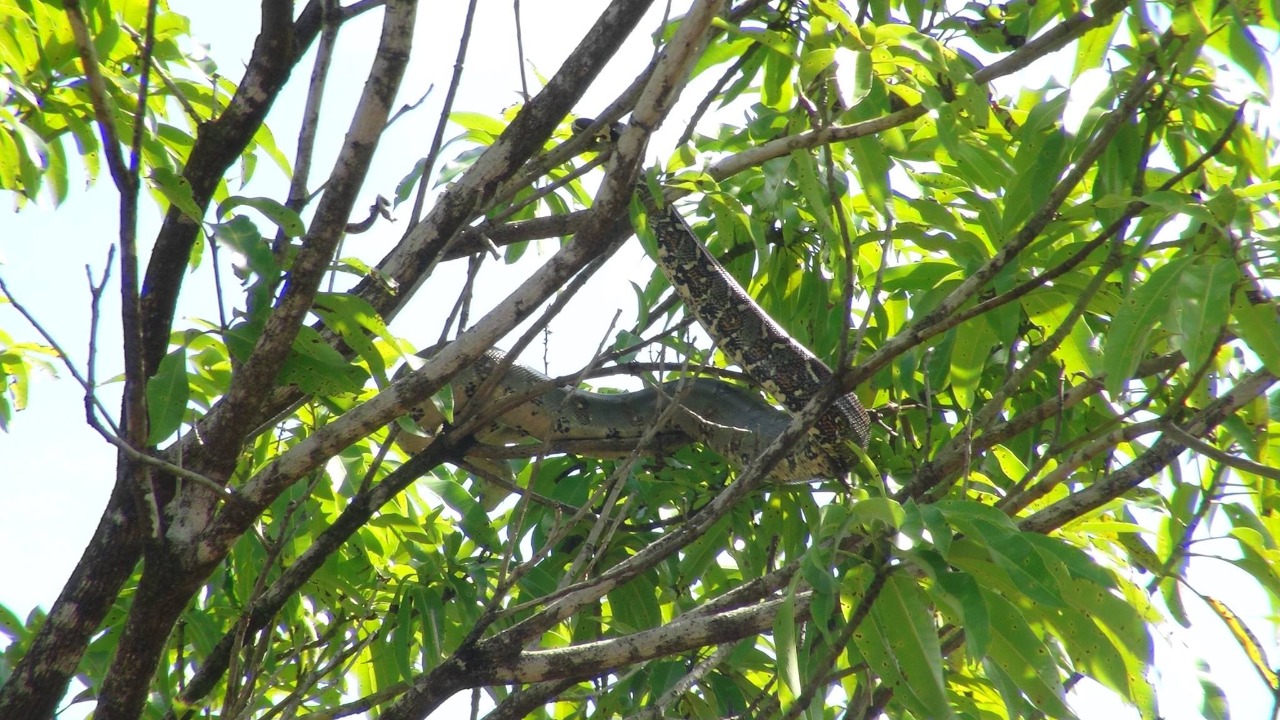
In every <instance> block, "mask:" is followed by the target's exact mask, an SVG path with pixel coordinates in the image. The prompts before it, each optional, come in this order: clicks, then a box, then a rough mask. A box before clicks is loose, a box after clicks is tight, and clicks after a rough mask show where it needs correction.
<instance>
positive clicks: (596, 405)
mask: <svg viewBox="0 0 1280 720" xmlns="http://www.w3.org/2000/svg"><path fill="white" fill-rule="evenodd" d="M640 192H647V191H646V190H643V189H642V190H640ZM659 204H660V202H653V203H650V204H649V208H650V210H649V224H650V227H651V228H652V230H653V232H654V235H655V237H656V240H657V248H658V252H657V257H656V261H657V263H658V266H659V267H660V268H661V270H662V272H663V273H664V274H665V275H666V277H667V278H668V280H669V281H670V282H671V285H672V287H673V288H674V289H675V291H676V293H677V294H678V295H679V296H680V298H681V299H682V300H683V301H684V303H685V306H686V308H687V309H688V310H689V311H690V312H691V313H692V314H693V315H694V317H695V318H696V319H697V320H698V322H699V323H701V324H702V326H703V327H704V328H705V329H706V331H707V333H708V334H710V335H711V337H712V338H713V339H714V340H715V341H716V342H717V344H718V346H719V347H720V348H721V349H722V350H723V351H724V353H725V354H726V355H727V356H728V357H729V358H730V359H732V360H733V362H734V363H735V364H737V365H738V366H739V367H741V368H742V369H743V370H744V371H745V372H746V373H747V375H748V376H750V377H751V379H752V380H754V381H755V382H756V383H758V384H759V385H760V386H761V387H762V388H763V389H765V390H766V391H768V392H769V393H770V394H771V395H773V396H774V397H775V398H777V400H778V401H779V402H780V403H782V405H783V406H784V407H785V408H786V409H787V411H790V412H791V413H794V412H799V411H800V410H801V409H802V408H803V407H804V406H805V405H806V404H807V403H808V402H809V400H810V399H812V398H813V397H814V396H815V395H816V394H817V393H818V391H819V390H820V389H821V388H822V387H823V385H824V384H825V383H828V382H831V381H832V373H831V370H830V368H828V367H827V366H826V364H825V363H823V362H822V361H821V360H820V359H819V358H817V357H816V356H815V355H814V354H813V353H812V352H810V351H809V350H808V349H807V348H805V347H804V346H803V345H802V344H800V343H799V342H798V341H796V340H795V339H794V338H792V337H791V336H790V335H788V334H787V332H786V331H785V330H783V329H782V327H781V326H779V325H778V324H777V323H776V322H774V321H773V319H772V318H770V317H769V315H768V314H767V313H765V312H764V310H763V309H762V308H761V307H760V306H759V305H758V304H756V302H755V301H754V300H753V299H752V298H751V297H750V295H748V294H747V292H746V291H745V290H743V288H742V287H741V286H740V285H739V284H738V283H737V281H736V280H734V278H733V277H732V276H731V275H730V274H729V273H728V271H726V270H725V269H724V267H723V266H721V265H720V263H719V262H718V261H716V259H715V258H714V257H713V256H712V255H711V254H710V253H709V252H708V251H707V250H706V248H704V247H703V246H702V244H701V242H699V240H698V238H697V236H696V235H695V234H694V233H693V230H692V229H691V228H690V227H689V225H688V223H686V222H685V220H684V218H683V217H682V216H681V215H680V214H679V212H678V211H677V210H676V209H675V207H674V206H672V205H670V204H666V205H663V206H661V207H656V206H657V205H659ZM501 360H502V353H500V352H498V351H490V352H489V353H487V354H486V355H485V356H484V357H483V358H482V359H481V360H480V361H479V362H477V363H476V364H475V365H473V366H472V367H471V368H468V369H467V370H466V371H464V372H463V373H461V374H460V375H459V376H458V377H456V378H455V379H454V381H453V393H454V400H455V403H456V405H457V406H458V407H463V406H465V405H466V403H467V402H468V401H469V400H470V398H471V397H472V396H473V395H474V394H475V393H476V391H477V390H478V389H479V388H480V385H481V384H482V383H483V382H484V380H485V379H486V378H487V377H488V376H489V375H490V374H491V373H492V372H494V371H495V370H496V368H498V367H499V365H500V363H501ZM548 381H549V379H548V378H547V377H546V376H544V375H542V374H541V373H538V372H536V371H534V370H531V369H529V368H526V367H523V366H520V365H512V366H511V367H510V368H509V369H508V370H507V371H506V373H505V374H504V375H503V377H502V378H501V379H500V380H499V381H498V382H497V383H496V388H495V390H494V393H493V395H492V396H491V399H492V402H502V401H503V400H504V399H506V398H511V397H513V396H525V397H528V396H529V395H530V394H531V393H532V392H533V390H534V389H536V388H539V387H546V386H547V383H548ZM676 398H678V400H679V407H677V408H675V409H674V411H669V412H667V413H665V414H663V412H662V411H663V408H664V407H666V406H667V405H669V404H670V403H671V402H673V400H674V399H676ZM414 416H415V419H417V420H418V421H419V422H420V423H421V424H423V425H424V426H428V427H429V426H431V425H433V424H435V423H438V422H440V420H441V418H440V417H439V416H438V414H437V413H436V411H435V409H434V407H433V406H431V405H430V404H424V405H422V406H421V407H420V408H418V409H417V411H415V413H414ZM662 418H666V420H665V421H663V420H662ZM790 419H791V416H790V414H789V413H788V412H785V411H782V410H779V409H778V408H776V407H774V406H773V405H770V404H769V403H767V402H765V401H764V400H763V399H761V398H760V397H759V396H758V395H756V394H755V393H753V392H751V391H750V390H748V389H747V388H744V387H742V386H740V385H735V384H732V383H729V382H726V381H723V380H717V379H712V378H686V379H684V380H675V381H671V382H668V383H665V384H663V385H662V386H659V387H656V388H646V389H644V390H640V391H636V392H630V393H620V394H601V393H594V392H588V391H585V390H581V389H578V388H574V387H567V386H566V387H553V388H551V389H549V390H546V391H545V392H541V393H540V394H536V395H534V396H533V397H531V398H530V399H528V400H527V401H525V402H522V403H520V404H518V405H516V406H515V407H513V408H511V409H510V410H508V411H506V412H504V413H503V414H502V415H501V416H500V417H499V418H498V419H497V421H496V424H495V426H494V427H493V428H490V429H489V431H487V432H486V433H485V434H484V435H482V437H481V440H482V441H488V442H495V441H496V442H507V441H510V440H512V439H517V440H518V439H522V438H523V439H532V440H536V441H539V442H540V443H542V444H544V446H545V448H547V449H552V450H556V449H559V450H565V449H573V450H575V451H578V452H583V453H590V452H591V446H592V443H593V442H600V443H607V444H609V445H611V446H612V447H614V448H616V447H618V446H619V444H620V443H625V442H626V441H634V440H638V439H639V438H640V437H641V436H643V435H644V434H645V431H646V430H648V429H650V428H652V426H653V425H654V424H655V423H658V422H660V421H663V422H665V426H664V427H660V428H657V430H658V433H657V437H659V438H660V441H659V443H658V447H657V448H651V449H657V450H661V449H663V448H666V447H670V445H671V444H678V443H687V442H690V441H698V442H701V443H703V444H704V445H706V446H707V447H708V448H710V449H711V450H713V451H714V452H716V453H717V454H719V455H720V456H722V457H724V458H725V459H726V460H727V461H729V462H730V463H732V464H734V465H736V466H738V467H739V468H741V467H743V466H745V465H746V464H747V463H749V462H750V461H751V460H753V459H754V458H755V457H756V456H757V455H759V453H760V452H761V451H762V450H763V449H764V448H765V447H767V446H768V444H769V443H770V442H772V440H773V439H774V438H775V437H777V436H778V435H779V434H780V433H781V432H782V431H783V430H784V429H785V428H786V427H787V425H788V424H789V423H790ZM869 434H870V420H869V418H868V415H867V411H866V409H865V408H864V407H863V405H862V403H861V402H860V401H859V399H858V398H857V396H856V395H854V394H852V393H848V394H844V395H840V396H838V397H837V398H836V400H835V401H834V402H833V404H832V406H831V407H830V408H829V409H828V410H827V411H825V412H824V413H823V414H822V415H821V416H819V418H818V420H817V421H816V422H815V423H814V426H813V427H812V428H811V429H810V430H809V432H808V434H807V435H806V437H805V438H804V439H803V440H802V441H801V442H800V443H799V444H798V445H797V446H796V447H795V448H794V449H793V451H792V453H791V454H790V455H789V456H787V457H786V458H784V459H783V460H782V461H781V462H780V463H779V464H778V465H777V466H776V467H775V468H774V469H773V470H772V471H771V473H770V474H769V476H768V477H769V480H770V481H772V482H778V483H796V482H808V481H811V480H814V479H821V478H837V477H843V476H845V475H846V474H847V473H848V472H849V471H850V470H851V469H852V467H853V466H854V464H855V463H856V462H857V452H856V450H854V446H855V445H856V446H858V447H865V446H866V444H867V440H868V437H869ZM420 442H421V441H420V439H417V440H415V439H414V438H410V437H406V438H403V439H402V440H401V441H400V444H401V445H402V446H404V447H405V449H406V450H409V451H410V452H414V451H416V449H418V448H420V447H421V445H420ZM600 454H616V452H615V453H607V452H606V453H600Z"/></svg>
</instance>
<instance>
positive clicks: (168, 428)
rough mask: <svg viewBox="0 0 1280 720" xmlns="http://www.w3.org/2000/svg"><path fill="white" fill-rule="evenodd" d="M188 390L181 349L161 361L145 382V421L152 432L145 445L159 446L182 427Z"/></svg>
mask: <svg viewBox="0 0 1280 720" xmlns="http://www.w3.org/2000/svg"><path fill="white" fill-rule="evenodd" d="M189 398H190V388H189V387H188V385H187V348H186V346H181V347H179V348H178V349H176V350H174V351H173V352H171V353H169V354H168V355H165V356H164V357H163V358H161V359H160V365H159V366H158V367H157V368H156V373H155V375H153V376H152V377H151V379H150V380H148V381H147V417H148V419H149V420H150V424H151V431H150V434H149V435H148V436H147V444H148V445H159V444H160V443H161V442H162V441H164V440H165V439H166V438H168V437H169V436H170V435H172V434H174V433H175V432H177V431H178V428H179V427H181V426H182V418H183V416H184V415H185V414H186V412H187V400H188V399H189Z"/></svg>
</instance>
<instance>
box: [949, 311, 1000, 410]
mask: <svg viewBox="0 0 1280 720" xmlns="http://www.w3.org/2000/svg"><path fill="white" fill-rule="evenodd" d="M995 345H996V333H995V330H993V329H992V328H991V323H988V322H987V320H986V318H983V317H977V318H974V319H972V320H970V321H968V322H966V323H964V324H963V325H961V326H960V327H959V328H957V329H956V341H955V345H953V346H952V348H951V375H950V377H951V391H952V392H954V393H955V395H956V402H957V403H959V405H960V407H961V408H964V409H969V408H972V407H974V403H975V401H976V399H977V391H978V387H979V385H980V384H981V383H982V371H983V369H984V368H986V366H987V362H988V361H989V360H990V359H991V350H992V348H994V347H995Z"/></svg>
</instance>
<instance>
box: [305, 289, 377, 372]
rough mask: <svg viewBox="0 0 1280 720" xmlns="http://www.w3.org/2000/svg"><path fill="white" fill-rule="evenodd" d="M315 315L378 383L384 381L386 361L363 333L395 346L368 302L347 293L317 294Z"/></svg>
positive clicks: (375, 311)
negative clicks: (352, 351)
mask: <svg viewBox="0 0 1280 720" xmlns="http://www.w3.org/2000/svg"><path fill="white" fill-rule="evenodd" d="M314 312H315V313H316V314H317V315H319V316H320V319H321V320H323V321H324V324H325V326H326V327H328V328H329V329H330V330H333V331H334V332H336V333H338V335H339V336H340V337H341V338H342V340H343V342H345V343H346V344H347V345H348V346H349V347H350V348H351V349H352V350H355V351H356V354H358V355H359V356H360V358H361V359H363V360H364V361H365V362H366V363H367V364H368V365H369V369H370V371H372V373H373V376H374V378H375V379H377V380H378V381H379V382H382V380H384V379H385V376H386V371H387V368H386V362H384V361H383V359H382V353H381V352H379V351H378V348H377V347H375V346H374V344H373V342H372V341H371V340H370V339H369V335H368V334H366V333H370V334H373V335H375V336H377V337H380V338H382V339H383V340H384V341H386V342H387V344H388V345H390V346H391V347H396V345H397V343H396V339H395V337H394V336H393V335H392V334H391V331H389V330H388V329H387V324H386V323H385V322H383V320H382V317H381V316H379V315H378V311H377V310H374V308H373V306H372V305H370V304H369V302H368V301H367V300H364V299H363V298H361V297H359V296H356V295H352V294H350V293H326V292H321V293H316V300H315V308H314Z"/></svg>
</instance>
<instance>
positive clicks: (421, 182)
mask: <svg viewBox="0 0 1280 720" xmlns="http://www.w3.org/2000/svg"><path fill="white" fill-rule="evenodd" d="M475 15H476V0H470V2H468V3H467V16H466V19H464V20H463V21H462V38H461V40H460V41H459V42H458V55H457V58H456V59H455V60H454V62H453V77H452V78H450V79H449V89H448V90H447V91H445V94H444V106H443V107H441V108H440V119H439V120H437V121H436V134H435V136H433V137H432V138H431V149H430V150H428V151H427V157H426V158H425V159H423V161H422V174H421V175H420V176H418V194H417V196H416V197H414V200H413V212H411V213H410V214H409V225H408V227H407V228H406V229H405V235H406V236H407V235H408V234H409V233H411V232H413V228H414V226H415V225H417V224H418V221H419V220H421V219H422V208H423V206H424V205H425V204H426V199H427V183H428V182H430V181H431V171H432V169H433V168H434V167H435V164H436V158H437V156H439V155H440V147H441V145H442V144H443V143H444V129H445V126H446V125H448V124H449V115H450V114H451V113H452V112H453V99H454V98H455V97H456V96H457V94H458V86H459V85H460V84H462V68H463V65H464V64H465V61H466V59H467V46H468V45H469V44H470V43H471V21H472V20H473V19H474V18H475Z"/></svg>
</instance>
